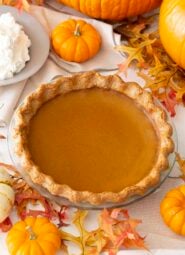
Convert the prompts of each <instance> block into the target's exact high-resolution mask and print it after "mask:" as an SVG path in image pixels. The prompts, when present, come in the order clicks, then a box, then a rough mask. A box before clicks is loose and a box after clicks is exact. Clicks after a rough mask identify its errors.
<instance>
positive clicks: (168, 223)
mask: <svg viewBox="0 0 185 255" xmlns="http://www.w3.org/2000/svg"><path fill="white" fill-rule="evenodd" d="M177 207H179V206H177ZM179 208H180V210H179V211H178V212H176V213H175V214H173V215H172V216H171V217H170V220H169V222H166V223H167V225H168V226H170V224H171V221H172V218H173V217H174V216H175V215H177V214H178V213H179V212H181V211H182V210H184V209H182V208H181V207H179ZM168 210H169V208H167V209H166V210H165V213H166V211H168Z"/></svg>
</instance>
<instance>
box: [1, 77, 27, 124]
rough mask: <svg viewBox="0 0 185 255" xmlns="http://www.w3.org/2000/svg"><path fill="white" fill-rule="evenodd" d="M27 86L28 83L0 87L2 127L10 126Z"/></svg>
mask: <svg viewBox="0 0 185 255" xmlns="http://www.w3.org/2000/svg"><path fill="white" fill-rule="evenodd" d="M25 85H26V81H22V82H19V83H16V84H13V85H7V86H2V87H0V127H4V126H6V125H7V124H8V122H9V120H10V118H11V115H12V112H13V110H14V109H15V107H16V104H17V102H18V100H19V98H20V96H21V94H22V92H23V90H24V87H25Z"/></svg>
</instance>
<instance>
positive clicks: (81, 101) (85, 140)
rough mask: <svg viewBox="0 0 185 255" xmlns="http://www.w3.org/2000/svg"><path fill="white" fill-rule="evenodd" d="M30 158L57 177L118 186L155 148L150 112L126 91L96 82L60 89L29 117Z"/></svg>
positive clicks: (143, 167)
mask: <svg viewBox="0 0 185 255" xmlns="http://www.w3.org/2000/svg"><path fill="white" fill-rule="evenodd" d="M28 141H29V142H28V147H29V150H30V153H31V156H32V160H33V161H34V163H35V164H36V165H38V166H39V167H40V169H41V170H42V171H43V172H44V173H45V174H47V175H50V176H52V177H53V178H54V180H55V181H56V182H57V183H60V184H67V185H69V186H70V187H71V188H73V189H75V190H78V191H83V190H88V191H92V192H104V191H113V192H118V191H121V190H122V189H123V188H125V187H128V186H131V185H134V184H136V183H137V182H139V181H140V180H141V179H143V178H144V177H145V176H146V175H147V174H148V173H149V171H150V170H151V169H152V166H153V165H154V163H155V161H156V159H157V154H158V142H159V139H158V137H157V133H156V130H155V127H154V125H153V123H152V121H151V119H150V117H149V116H148V115H147V114H146V113H145V112H144V110H143V109H142V108H141V107H139V106H138V105H137V104H136V103H135V102H134V101H133V100H132V99H130V98H128V97H127V96H125V95H123V94H120V93H117V92H114V91H111V90H103V89H98V88H92V89H86V90H79V91H77V92H70V93H67V94H65V95H60V96H57V97H55V98H54V99H52V100H50V101H49V102H47V103H45V104H44V105H42V107H41V108H40V109H39V111H38V112H37V113H36V115H35V116H34V117H33V118H32V119H31V122H30V128H29V134H28Z"/></svg>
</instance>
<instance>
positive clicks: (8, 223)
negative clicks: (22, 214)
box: [0, 217, 13, 232]
mask: <svg viewBox="0 0 185 255" xmlns="http://www.w3.org/2000/svg"><path fill="white" fill-rule="evenodd" d="M12 226H13V224H12V221H11V219H10V218H9V217H8V218H6V219H5V220H4V221H3V222H1V223H0V229H1V231H2V232H8V231H9V230H10V229H11V228H12Z"/></svg>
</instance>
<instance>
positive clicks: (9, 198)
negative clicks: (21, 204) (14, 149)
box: [0, 167, 15, 223]
mask: <svg viewBox="0 0 185 255" xmlns="http://www.w3.org/2000/svg"><path fill="white" fill-rule="evenodd" d="M14 200H15V193H14V190H13V188H12V187H11V177H10V175H9V174H8V173H7V171H6V170H5V169H4V168H2V167H1V168H0V223H1V222H3V221H4V220H5V219H6V218H7V217H8V216H9V214H10V212H11V210H12V207H13V205H14Z"/></svg>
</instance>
